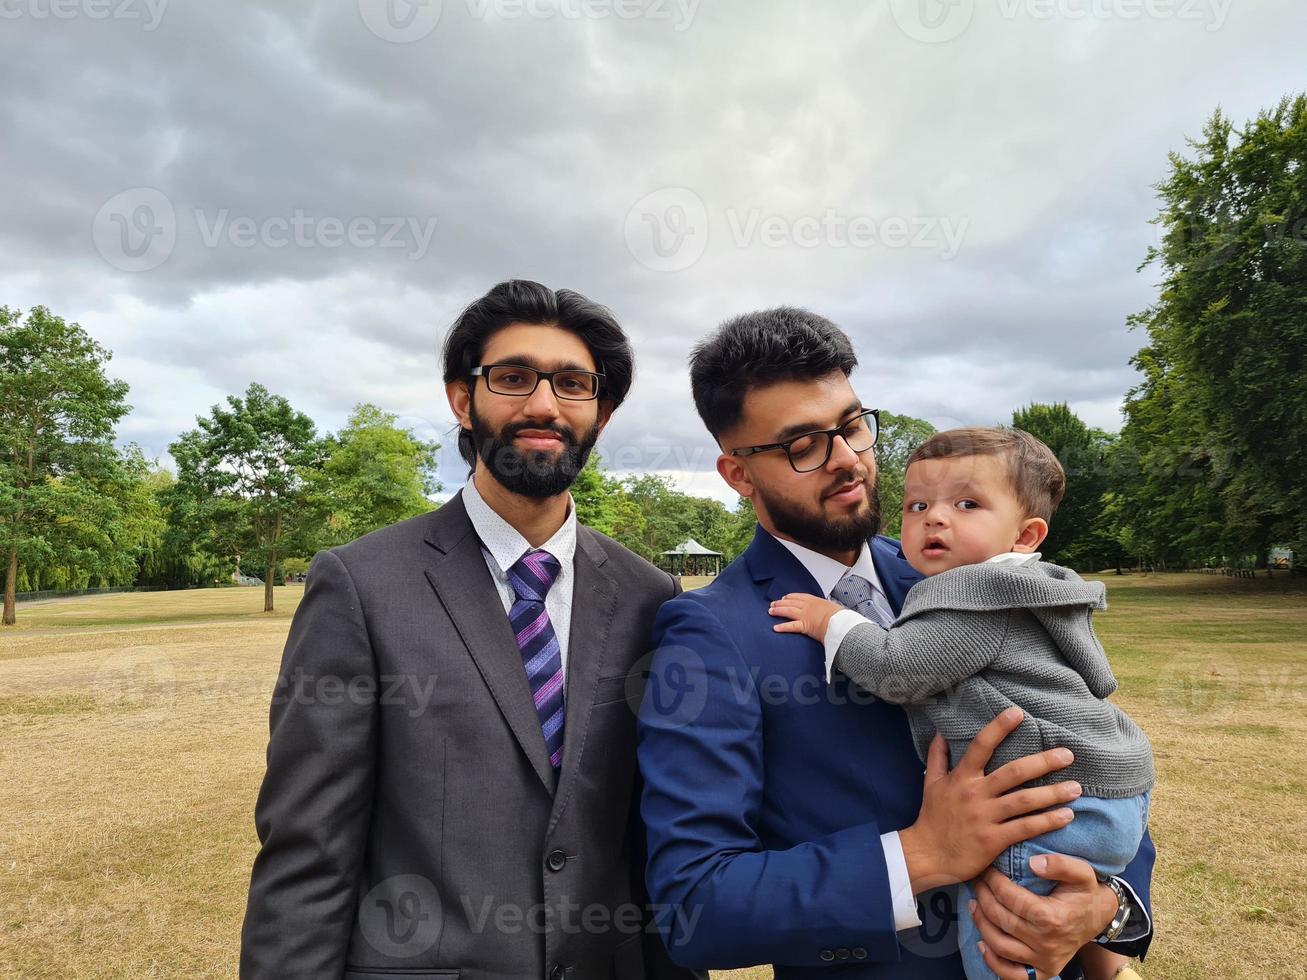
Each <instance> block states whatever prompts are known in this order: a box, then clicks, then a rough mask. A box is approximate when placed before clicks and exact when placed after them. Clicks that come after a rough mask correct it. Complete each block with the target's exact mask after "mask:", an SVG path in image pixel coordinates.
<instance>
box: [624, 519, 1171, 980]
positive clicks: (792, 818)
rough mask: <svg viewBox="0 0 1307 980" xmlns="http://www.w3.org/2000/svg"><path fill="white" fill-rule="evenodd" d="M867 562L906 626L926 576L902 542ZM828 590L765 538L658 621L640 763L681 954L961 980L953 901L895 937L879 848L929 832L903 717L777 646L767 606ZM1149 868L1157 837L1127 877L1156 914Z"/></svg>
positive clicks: (877, 549) (945, 897)
mask: <svg viewBox="0 0 1307 980" xmlns="http://www.w3.org/2000/svg"><path fill="white" fill-rule="evenodd" d="M871 554H872V560H873V562H874V564H875V566H876V573H877V575H878V576H879V577H880V581H881V585H882V586H883V587H884V589H885V592H886V594H887V596H888V598H889V601H890V603H891V604H892V605H893V607H894V609H895V611H896V612H897V611H898V610H899V608H900V607H901V606H902V603H903V599H904V596H905V595H906V593H907V591H908V589H910V588H911V587H912V585H913V584H914V583H916V582H917V581H918V580H919V579H920V578H921V576H920V574H919V573H917V572H916V571H915V570H914V569H913V568H912V566H910V565H909V564H908V563H907V561H906V560H905V559H904V558H903V554H902V551H901V550H900V548H899V545H898V542H896V541H893V540H891V539H890V538H886V537H883V536H878V537H876V538H874V539H872V541H871ZM817 591H818V586H817V583H816V582H815V581H814V580H813V578H812V576H811V575H810V574H809V573H808V571H807V570H806V569H805V568H804V567H803V565H802V563H800V562H799V561H798V560H797V559H796V558H795V557H794V556H793V555H792V554H791V553H790V552H789V551H788V550H787V549H786V548H785V547H784V546H783V545H781V544H780V543H779V542H778V541H776V539H775V538H773V537H772V536H771V535H770V534H768V533H767V532H766V531H763V530H762V529H761V528H758V530H757V532H756V533H755V536H754V540H753V543H752V544H751V545H750V546H749V548H748V550H747V551H746V552H745V553H744V554H743V555H742V556H741V557H740V558H739V559H738V560H736V561H735V562H732V563H731V565H730V566H728V567H727V568H726V569H725V570H724V571H723V572H722V573H721V575H720V576H718V577H717V579H716V580H715V581H714V582H713V583H712V584H711V585H709V586H708V587H707V588H704V589H699V590H696V591H694V592H686V593H684V594H682V595H680V596H677V597H676V598H673V599H671V600H670V601H668V602H666V603H665V604H664V605H663V607H662V609H661V610H660V612H659V614H658V618H657V621H656V623H655V626H654V655H653V659H652V661H651V664H650V673H649V680H648V683H647V686H646V688H645V694H644V701H643V703H642V705H641V709H640V722H639V762H640V769H641V773H642V775H643V783H644V788H643V793H642V797H641V811H642V816H643V818H644V823H645V825H646V827H647V830H648V836H649V865H648V876H647V880H648V886H649V892H650V897H651V899H652V900H653V902H654V903H655V904H656V905H663V906H665V907H666V909H667V910H668V911H666V912H665V913H664V914H663V915H662V916H661V917H660V924H661V926H662V928H663V930H664V938H665V940H666V942H667V945H668V949H669V951H670V952H671V954H672V958H673V959H675V960H676V961H677V962H679V963H681V964H682V965H685V966H691V967H696V968H704V969H729V968H735V967H743V966H752V965H756V964H760V963H771V964H774V965H775V967H776V975H777V977H778V978H782V980H783V978H791V977H792V978H800V977H806V976H808V975H809V974H810V973H819V974H820V976H821V977H822V978H823V980H829V978H832V977H840V978H842V977H845V976H847V977H849V978H854V977H856V978H858V980H875V978H888V977H905V976H911V977H913V978H919V980H931V978H941V980H943V978H948V980H960V978H962V977H963V972H962V964H961V959H960V958H959V956H958V954H957V926H956V922H957V918H956V916H957V912H956V910H955V909H954V907H953V890H952V889H946V890H940V891H937V892H927V893H925V894H923V895H921V896H919V903H918V908H919V913H920V914H921V917H922V925H921V927H920V928H917V929H913V930H905V931H904V932H903V933H896V932H895V929H894V915H893V907H892V903H891V898H890V890H889V880H888V875H887V871H886V867H885V856H884V849H883V847H882V844H881V841H880V836H881V834H883V833H886V832H888V831H895V830H902V829H903V828H905V827H907V826H909V825H910V824H912V823H913V821H915V820H916V818H917V814H918V812H919V810H920V808H921V792H922V774H923V766H922V763H921V761H920V759H918V757H917V753H916V750H915V748H914V747H913V743H912V739H911V736H910V733H909V729H908V723H907V716H906V714H905V713H904V712H903V710H902V708H900V707H899V706H897V705H893V704H889V703H887V702H883V701H878V700H876V699H875V698H873V697H871V696H870V695H868V694H866V693H865V692H862V691H860V690H859V689H858V688H856V687H855V686H853V685H852V684H851V683H850V682H849V681H848V679H847V678H845V677H843V676H842V675H840V674H838V673H837V674H836V676H835V680H834V683H832V684H829V685H828V684H827V683H826V679H825V657H824V654H823V650H822V646H821V644H819V643H817V642H816V641H814V640H810V639H808V638H807V637H805V636H802V635H799V634H794V633H790V634H781V633H776V632H773V630H772V626H773V625H774V624H775V623H776V622H777V620H775V619H774V618H773V617H771V616H770V615H768V612H767V606H768V603H769V602H770V601H771V600H772V599H776V598H779V597H780V596H782V595H784V594H786V593H787V592H812V593H815V592H817ZM1152 864H1153V847H1152V842H1151V841H1150V840H1149V839H1148V838H1147V837H1146V838H1145V840H1144V843H1143V845H1142V846H1141V848H1140V851H1139V854H1138V855H1137V856H1136V858H1135V860H1134V862H1133V863H1132V864H1131V866H1130V867H1129V868H1128V869H1127V870H1126V872H1125V874H1124V875H1123V877H1124V878H1126V879H1127V880H1128V881H1129V883H1130V884H1131V885H1132V887H1134V889H1135V891H1136V893H1137V894H1138V895H1139V896H1140V899H1141V900H1142V901H1143V902H1144V903H1145V904H1147V902H1148V885H1149V879H1150V877H1151V874H1152ZM673 909H674V910H675V913H674V914H673V912H672V911H670V910H673ZM1149 938H1151V937H1149ZM1148 941H1149V940H1148V938H1146V939H1143V940H1140V941H1138V942H1137V943H1134V944H1131V945H1122V946H1118V947H1114V948H1118V949H1120V951H1121V952H1124V953H1127V954H1130V955H1140V954H1141V953H1142V952H1143V950H1144V949H1146V948H1147V944H1148ZM1071 975H1072V971H1071V970H1068V971H1065V972H1064V973H1063V976H1064V977H1065V978H1068V980H1069V978H1070V976H1071Z"/></svg>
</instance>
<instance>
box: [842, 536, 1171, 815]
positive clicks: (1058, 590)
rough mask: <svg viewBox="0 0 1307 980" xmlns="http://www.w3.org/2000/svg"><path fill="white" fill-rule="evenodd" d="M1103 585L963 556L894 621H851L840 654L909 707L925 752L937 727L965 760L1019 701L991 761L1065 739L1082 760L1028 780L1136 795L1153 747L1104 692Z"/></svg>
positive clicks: (916, 591) (924, 585)
mask: <svg viewBox="0 0 1307 980" xmlns="http://www.w3.org/2000/svg"><path fill="white" fill-rule="evenodd" d="M1105 593H1106V590H1105V588H1104V587H1103V584H1102V583H1101V582H1086V581H1085V580H1084V579H1082V578H1081V577H1080V576H1079V575H1077V574H1076V573H1075V572H1073V571H1071V569H1069V568H1062V567H1061V566H1058V565H1053V564H1050V563H1048V562H1042V561H1037V562H1030V563H1028V564H1025V565H1015V564H1002V563H989V562H987V563H984V564H978V565H962V566H960V567H958V568H954V569H951V570H949V571H947V572H942V573H940V574H939V575H935V576H932V577H930V578H927V579H923V580H922V581H921V582H918V583H917V584H916V585H915V586H913V587H912V590H911V591H910V592H909V593H908V597H907V600H906V601H905V602H904V604H903V612H902V614H901V615H900V616H899V618H898V619H897V620H895V622H894V624H893V625H892V626H891V627H890V628H889V629H882V628H881V627H880V626H878V625H876V624H874V623H865V624H859V625H857V626H855V627H853V628H852V629H851V630H850V631H849V632H848V635H847V636H846V637H845V638H844V640H843V642H842V643H841V644H840V647H839V651H838V653H837V654H836V656H835V666H836V667H837V668H838V669H839V670H840V671H842V672H843V673H844V674H846V675H848V677H849V678H850V679H851V680H852V681H853V682H854V683H855V684H857V685H858V686H859V687H861V688H864V689H865V690H867V691H869V692H870V693H872V694H874V695H876V697H878V698H880V699H882V700H884V701H890V702H893V703H895V704H902V705H903V706H904V707H905V708H906V709H907V712H908V718H909V721H910V722H911V725H912V735H913V738H914V740H915V741H916V745H917V752H918V754H919V755H920V756H921V758H922V759H923V760H924V759H925V758H926V752H927V750H928V749H929V747H930V741H931V739H932V738H933V737H934V734H935V732H936V731H939V732H940V734H942V735H943V736H944V738H945V739H946V740H947V741H948V746H949V756H950V759H951V763H952V765H957V763H958V761H959V760H960V759H961V758H962V755H963V753H964V752H966V749H967V746H968V745H970V743H971V739H972V738H973V737H974V736H975V735H976V733H977V732H978V731H980V729H981V728H983V727H984V726H985V725H986V724H988V723H989V722H991V721H993V720H994V718H996V717H997V716H998V715H999V713H1000V712H1002V711H1005V710H1006V709H1008V708H1010V707H1012V706H1013V705H1016V706H1017V707H1019V708H1021V709H1022V710H1023V711H1024V712H1025V714H1026V717H1025V720H1023V721H1022V722H1021V725H1020V726H1019V727H1018V728H1017V729H1016V730H1015V731H1014V732H1012V734H1010V735H1009V736H1008V737H1007V738H1006V739H1005V740H1004V741H1003V743H1002V744H1000V745H999V747H998V749H997V750H996V751H995V752H994V756H993V758H992V759H991V760H990V762H989V764H988V766H987V767H986V771H987V772H993V771H994V770H995V769H997V768H998V767H999V766H1002V765H1003V764H1004V763H1007V762H1011V761H1012V760H1013V759H1017V758H1020V757H1021V756H1025V755H1031V754H1032V753H1036V752H1042V751H1044V750H1045V749H1052V748H1057V747H1065V748H1068V749H1070V750H1071V751H1072V752H1073V753H1074V754H1075V761H1074V762H1073V763H1072V764H1071V765H1070V766H1068V767H1067V768H1065V769H1060V770H1058V771H1056V772H1054V773H1051V774H1050V775H1048V776H1046V777H1044V778H1042V779H1038V780H1034V781H1032V782H1031V783H1029V784H1028V785H1031V786H1038V785H1047V784H1051V783H1056V782H1061V781H1062V780H1064V779H1075V780H1077V781H1079V783H1080V784H1081V787H1082V788H1083V791H1084V795H1086V796H1096V797H1101V798H1108V799H1120V798H1125V797H1130V796H1137V795H1139V794H1140V793H1143V792H1145V791H1147V790H1149V789H1151V788H1152V786H1153V778H1154V773H1153V754H1152V750H1151V748H1150V747H1149V744H1148V738H1147V736H1145V735H1144V733H1143V732H1142V731H1140V729H1139V726H1138V725H1136V724H1135V723H1134V722H1133V721H1131V720H1130V719H1129V718H1128V717H1126V715H1125V714H1124V713H1123V712H1122V711H1121V710H1120V709H1118V708H1117V707H1116V706H1115V705H1112V704H1110V703H1108V702H1107V701H1106V700H1104V699H1105V698H1106V697H1107V696H1108V695H1109V694H1111V693H1112V692H1113V691H1115V690H1116V678H1115V677H1113V676H1112V669H1111V668H1110V667H1109V666H1108V663H1107V655H1106V654H1105V653H1104V652H1103V646H1102V644H1101V643H1099V642H1098V637H1097V636H1095V635H1094V628H1093V625H1092V623H1091V622H1090V617H1091V615H1092V613H1093V610H1095V609H1106V608H1107V600H1106V598H1105Z"/></svg>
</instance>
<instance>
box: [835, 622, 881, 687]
mask: <svg viewBox="0 0 1307 980" xmlns="http://www.w3.org/2000/svg"><path fill="white" fill-rule="evenodd" d="M859 623H871V625H872V626H875V627H877V628H881V627H880V624H879V623H872V622H871V620H870V619H867V618H866V617H865V616H859V615H858V614H857V613H855V612H854V611H853V610H852V609H841V610H840V611H839V612H837V613H836V614H835V615H834V616H832V617H831V618H830V622H829V623H827V624H826V683H827V684H829V683H830V679H831V673H832V672H833V671H834V670H835V654H837V653H839V650H840V644H841V643H843V642H844V638H845V637H846V636H848V635H849V630H851V629H853V627H855V626H857V625H858V624H859Z"/></svg>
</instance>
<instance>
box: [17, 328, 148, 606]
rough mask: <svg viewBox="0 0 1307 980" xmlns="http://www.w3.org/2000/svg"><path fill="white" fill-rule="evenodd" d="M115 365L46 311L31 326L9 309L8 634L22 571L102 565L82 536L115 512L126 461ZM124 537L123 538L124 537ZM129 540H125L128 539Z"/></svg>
mask: <svg viewBox="0 0 1307 980" xmlns="http://www.w3.org/2000/svg"><path fill="white" fill-rule="evenodd" d="M111 357H112V355H111V354H110V353H109V352H108V351H107V350H105V349H104V348H103V347H101V346H100V345H99V344H97V343H96V342H95V341H94V340H92V339H91V337H90V336H89V335H88V334H87V333H86V331H85V330H83V329H82V328H81V326H79V325H78V324H76V323H65V322H64V320H63V319H62V318H60V317H58V316H55V315H54V314H52V313H51V312H50V311H49V310H48V309H46V308H45V307H43V306H37V307H33V308H32V309H31V310H29V311H28V314H27V317H26V319H23V317H22V314H21V312H20V311H18V310H11V309H9V308H8V307H0V553H2V554H3V555H4V558H5V559H6V569H5V592H4V612H3V624H4V625H6V626H12V625H13V624H14V623H15V622H16V618H17V617H16V609H15V598H16V592H17V584H18V576H19V568H20V566H22V565H28V566H31V567H39V566H41V565H50V564H69V563H76V562H77V561H78V560H79V559H80V560H82V561H86V560H88V559H92V558H94V556H93V555H91V554H89V552H88V549H86V548H84V547H81V546H80V544H79V542H81V541H83V540H84V539H83V537H82V536H81V535H80V534H79V533H78V532H80V531H84V530H86V529H87V528H89V527H91V526H92V525H93V524H94V522H95V520H96V517H97V515H102V514H103V513H104V511H105V510H106V509H107V508H109V507H110V506H111V505H112V493H113V488H114V486H115V481H116V480H117V479H119V477H120V475H121V474H120V469H121V467H120V462H121V461H120V458H119V455H118V453H117V451H116V450H115V449H114V445H113V438H114V427H115V426H116V425H117V423H118V421H119V420H120V419H121V418H122V417H123V416H124V415H126V414H127V412H128V411H129V406H128V405H127V404H126V403H125V402H124V399H125V398H126V396H127V384H126V382H123V381H116V380H111V379H110V378H108V377H107V376H106V375H105V365H106V364H107V363H108V361H109V360H110V358H111ZM120 530H121V529H120ZM123 533H124V534H125V533H126V532H125V531H124V532H123Z"/></svg>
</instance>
